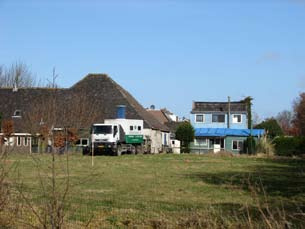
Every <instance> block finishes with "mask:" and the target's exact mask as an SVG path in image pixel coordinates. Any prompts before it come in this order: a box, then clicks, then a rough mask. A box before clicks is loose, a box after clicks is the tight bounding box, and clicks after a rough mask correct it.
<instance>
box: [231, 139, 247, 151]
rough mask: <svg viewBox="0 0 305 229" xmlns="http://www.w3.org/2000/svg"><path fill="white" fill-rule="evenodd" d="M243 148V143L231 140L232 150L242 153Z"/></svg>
mask: <svg viewBox="0 0 305 229" xmlns="http://www.w3.org/2000/svg"><path fill="white" fill-rule="evenodd" d="M243 147H244V141H242V140H233V141H232V149H233V150H239V151H242V150H243Z"/></svg>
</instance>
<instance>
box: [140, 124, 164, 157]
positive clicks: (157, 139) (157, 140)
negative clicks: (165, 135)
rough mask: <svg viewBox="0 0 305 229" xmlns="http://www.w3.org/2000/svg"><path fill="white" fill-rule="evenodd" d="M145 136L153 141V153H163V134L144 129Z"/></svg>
mask: <svg viewBox="0 0 305 229" xmlns="http://www.w3.org/2000/svg"><path fill="white" fill-rule="evenodd" d="M144 136H148V137H149V138H150V140H151V153H152V154H156V153H159V152H161V151H162V133H161V131H159V130H152V129H144Z"/></svg>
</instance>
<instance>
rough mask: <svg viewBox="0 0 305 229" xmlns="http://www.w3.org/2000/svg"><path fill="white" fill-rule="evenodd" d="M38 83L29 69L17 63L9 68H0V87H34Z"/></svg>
mask: <svg viewBox="0 0 305 229" xmlns="http://www.w3.org/2000/svg"><path fill="white" fill-rule="evenodd" d="M39 84H40V82H38V81H37V80H36V77H35V76H34V75H33V74H32V72H31V71H30V69H29V67H28V66H27V65H26V64H25V63H23V62H21V61H19V62H16V63H14V64H12V65H11V66H10V67H8V68H5V67H3V66H1V67H0V87H14V86H15V87H19V88H27V87H35V86H38V85H39Z"/></svg>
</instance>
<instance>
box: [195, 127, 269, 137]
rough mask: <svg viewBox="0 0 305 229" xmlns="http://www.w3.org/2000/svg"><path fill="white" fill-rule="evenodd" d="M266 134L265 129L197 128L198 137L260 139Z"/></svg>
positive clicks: (196, 134)
mask: <svg viewBox="0 0 305 229" xmlns="http://www.w3.org/2000/svg"><path fill="white" fill-rule="evenodd" d="M264 134H265V130H263V129H253V130H250V129H228V128H196V129H195V136H196V137H226V136H239V137H249V136H251V135H252V136H255V137H259V136H262V135H264Z"/></svg>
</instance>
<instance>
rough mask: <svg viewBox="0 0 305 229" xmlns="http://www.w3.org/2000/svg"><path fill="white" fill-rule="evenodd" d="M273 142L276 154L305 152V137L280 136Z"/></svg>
mask: <svg viewBox="0 0 305 229" xmlns="http://www.w3.org/2000/svg"><path fill="white" fill-rule="evenodd" d="M273 142H274V145H275V151H276V154H277V155H279V156H298V155H301V154H305V137H278V138H275V139H274V141H273Z"/></svg>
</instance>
